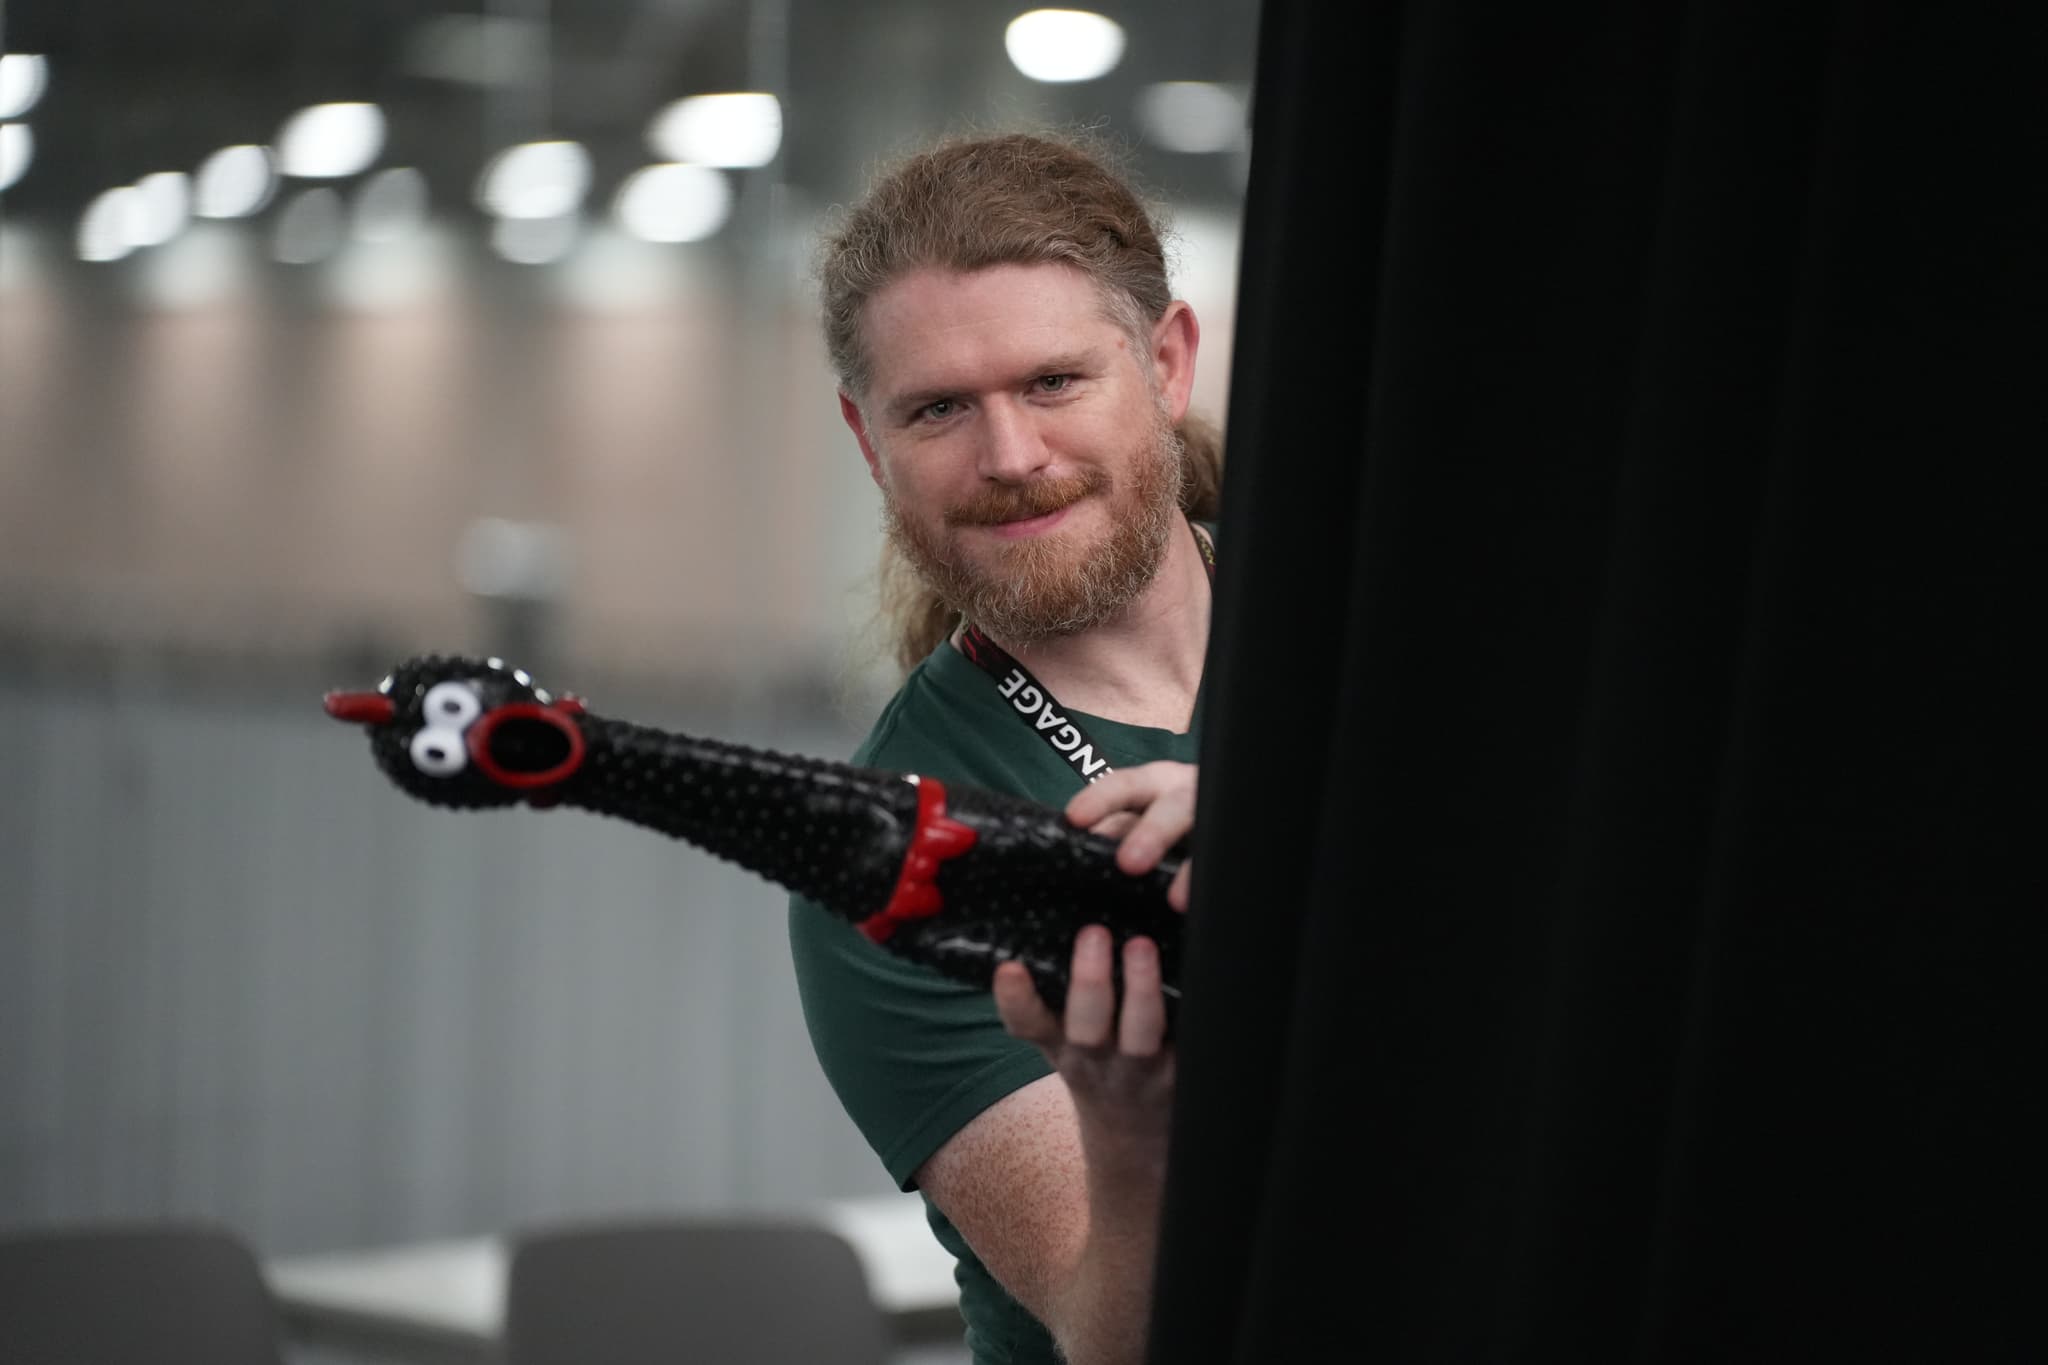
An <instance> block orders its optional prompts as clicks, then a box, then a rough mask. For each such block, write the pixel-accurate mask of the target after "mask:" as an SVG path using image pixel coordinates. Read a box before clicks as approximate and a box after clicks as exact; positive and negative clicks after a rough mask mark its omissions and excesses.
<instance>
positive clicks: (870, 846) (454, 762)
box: [326, 655, 1183, 1012]
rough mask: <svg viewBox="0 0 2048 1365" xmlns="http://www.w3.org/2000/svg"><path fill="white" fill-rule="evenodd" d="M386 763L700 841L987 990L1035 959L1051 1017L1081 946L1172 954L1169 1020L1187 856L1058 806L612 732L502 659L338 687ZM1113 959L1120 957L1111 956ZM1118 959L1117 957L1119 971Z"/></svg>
mask: <svg viewBox="0 0 2048 1365" xmlns="http://www.w3.org/2000/svg"><path fill="white" fill-rule="evenodd" d="M326 706H327V712H328V714H329V715H332V716H334V717H336V718H337V719H340V720H345V721H351V722H355V723H357V724H360V725H362V726H364V727H365V728H366V729H367V730H368V731H369V735H370V751H371V753H372V754H373V755H374V756H375V758H376V761H377V766H378V767H380V768H382V769H383V770H384V773H385V775H386V776H388V777H389V778H390V779H391V780H392V781H393V782H395V783H397V784H398V785H399V786H400V787H401V788H403V789H404V790H405V791H407V792H410V793H411V794H412V795H414V796H416V797H418V798H419V799H421V800H422V801H426V802H429V803H431V804H433V805H437V806H452V807H457V808H463V809H480V808H485V807H496V806H509V805H515V804H520V803H524V804H527V805H532V806H555V805H564V806H577V807H581V808H583V809H585V810H590V811H595V812H597V813H599V814H602V815H611V816H617V817H618V818H620V819H623V820H630V821H632V822H633V823H635V824H638V825H644V826H646V827H647V828H649V829H655V830H660V831H661V832H662V833H664V834H668V835H672V836H674V837H676V838H678V839H683V840H686V841H688V842H689V843H692V844H695V845H696V846H698V847H699V848H702V849H704V850H706V851H707V852H709V853H712V854H715V855H717V856H718V857H721V858H725V859H728V860H730V861H732V862H735V863H738V864H739V865H740V866H742V867H745V868H747V869H749V870H750V871H753V872H756V873H758V874H760V875H761V876H763V877H766V878H768V879H769V880H770V881H773V882H776V883H778V884H780V885H782V886H784V887H787V888H788V889H789V890H791V891H794V892H797V893H798V894H800V895H802V896H805V897H807V898H809V899H811V900H813V901H816V902H817V903H818V904H820V905H822V906H824V907H825V908H826V909H828V910H830V911H832V912H833V913H834V914H837V915H840V916H842V917H843V918H845V919H847V920H850V921H852V922H853V923H854V924H855V925H856V926H857V927H858V928H859V929H860V931H861V932H862V933H864V934H866V935H867V937H868V938H870V939H872V940H873V941H874V942H876V943H878V944H880V945H882V946H883V947H884V948H886V949H888V950H889V951H891V952H894V953H897V954H900V955H902V956H904V957H906V958H910V959H912V960H914V961H918V962H924V963H928V964H930V965H931V966H932V967H934V968H936V969H937V970H939V971H941V972H943V973H945V974H946V975H948V976H951V977H954V978H956V979H958V980H962V981H966V982H969V983H972V984H974V985H979V986H986V985H987V984H988V983H989V981H990V979H991V978H992V977H993V975H994V973H995V969H996V966H997V964H999V963H1002V962H1005V961H1017V962H1021V963H1023V964H1024V965H1025V966H1026V967H1027V968H1028V969H1029V970H1030V972H1031V975H1032V978H1033V980H1034V982H1035V983H1036V985H1037V987H1038V992H1039V995H1040V996H1041V997H1042V998H1043V999H1044V1000H1045V1001H1046V1003H1047V1004H1048V1005H1050V1006H1052V1007H1053V1008H1054V1009H1055V1010H1057V1009H1059V1008H1060V1007H1061V1005H1062V1004H1063V1003H1064V1001H1065V999H1066V981H1067V963H1068V960H1069V959H1070V957H1071V956H1072V951H1073V949H1072V945H1073V941H1074V936H1075V934H1076V933H1078V932H1079V931H1080V929H1081V928H1082V927H1083V926H1085V925H1088V924H1102V925H1105V926H1107V927H1108V928H1109V930H1110V931H1111V933H1112V935H1113V936H1114V937H1115V939H1116V941H1117V942H1118V944H1121V943H1122V942H1123V941H1124V940H1125V939H1127V938H1132V937H1137V936H1144V937H1147V938H1150V939H1152V940H1153V941H1154V942H1156V943H1157V944H1158V945H1159V952H1160V969H1161V973H1162V976H1163V978H1164V980H1165V983H1166V995H1167V1003H1168V1006H1169V1012H1171V1011H1172V1006H1173V1005H1174V1004H1175V1002H1176V1001H1177V1000H1178V997H1179V993H1180V992H1179V987H1178V982H1179V976H1180V938H1181V929H1180V926H1181V916H1180V915H1179V914H1178V913H1177V912H1175V911H1174V910H1173V909H1172V908H1171V907H1170V906H1169V905H1168V904H1167V900H1166V890H1167V886H1168V884H1169V883H1171V881H1172V880H1173V874H1174V872H1175V871H1176V870H1177V869H1178V868H1179V866H1180V863H1181V862H1182V860H1183V859H1182V856H1181V853H1180V851H1178V850H1177V851H1176V853H1175V854H1174V855H1173V856H1171V857H1169V858H1167V859H1166V860H1165V861H1163V862H1162V863H1161V864H1160V865H1159V866H1158V867H1156V868H1154V869H1153V870H1152V871H1151V872H1150V873H1147V874H1145V875H1143V876H1136V877H1134V876H1131V875H1129V874H1127V873H1125V872H1123V871H1122V870H1121V869H1119V868H1118V867H1117V866H1116V863H1115V854H1116V842H1115V841H1114V840H1112V839H1109V838H1107V837H1104V836H1102V835H1098V834H1091V833H1089V832H1087V831H1085V830H1079V829H1075V828H1074V827H1073V826H1071V825H1070V824H1068V823H1067V820H1066V818H1065V816H1064V815H1063V814H1062V813H1061V812H1060V811H1058V810H1056V809H1054V808H1052V807H1049V806H1045V805H1041V804H1039V803H1036V802H1032V801H1026V800H1022V799H1020V798H1017V797H1011V796H1003V795H999V794H997V793H994V792H989V791H983V790H980V789H976V788H969V787H963V786H960V785H957V784H956V785H953V786H950V787H949V786H948V785H947V784H945V783H942V782H940V781H938V780H937V779H935V778H931V777H920V776H919V775H917V774H914V773H893V772H882V771H878V770H875V769H870V768H856V767H853V766H851V765H848V764H844V763H834V762H829V761H826V760H821V759H814V758H802V757H797V756H793V755H789V754H780V753H774V752H771V751H768V750H763V749H752V748H747V747H745V746H742V745H737V744H728V743H724V742H721V741H718V740H711V739H699V738H695V737H692V736H689V735H681V734H674V733H670V732H667V731H663V730H657V729H652V728H649V727H647V726H643V725H633V724H629V723H628V722H626V721H620V720H610V719H606V718H604V717H601V716H598V715H594V714H592V713H591V712H590V711H589V710H588V709H586V707H585V706H584V704H583V703H582V702H581V701H580V700H578V699H577V698H575V697H573V696H568V695H563V696H559V697H556V696H551V695H550V694H549V693H547V692H546V691H544V690H542V689H540V688H538V687H536V686H534V684H533V681H532V679H531V678H529V677H528V676H527V675H526V674H525V673H524V672H523V671H521V670H518V669H514V668H509V667H507V666H506V665H505V664H504V663H502V662H501V661H499V660H497V659H490V660H485V661H481V662H480V661H477V660H474V659H463V658H444V657H441V656H438V655H435V656H428V657H425V658H417V659H411V660H408V661H407V662H405V663H403V664H400V665H399V666H398V667H397V668H395V669H393V670H392V673H391V676H390V677H388V678H386V679H385V680H384V681H383V683H381V684H380V685H379V686H378V688H377V690H376V691H374V692H330V693H328V694H327V698H326ZM1117 957H1119V958H1120V955H1117ZM1112 960H1113V961H1114V960H1117V958H1113V959H1112Z"/></svg>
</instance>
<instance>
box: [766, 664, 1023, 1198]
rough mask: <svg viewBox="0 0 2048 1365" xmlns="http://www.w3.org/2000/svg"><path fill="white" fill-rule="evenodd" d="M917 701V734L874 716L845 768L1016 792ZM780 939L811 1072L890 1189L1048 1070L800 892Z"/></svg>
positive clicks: (989, 1022)
mask: <svg viewBox="0 0 2048 1365" xmlns="http://www.w3.org/2000/svg"><path fill="white" fill-rule="evenodd" d="M921 702H922V704H921V705H920V707H919V725H918V728H917V729H915V730H912V729H910V728H909V727H899V726H897V725H896V724H895V720H896V719H897V718H898V717H897V716H895V715H894V714H892V715H888V716H885V717H884V719H883V721H882V722H881V723H880V724H878V726H877V730H876V733H875V734H874V735H873V736H871V737H870V739H869V742H868V743H867V744H866V745H863V746H862V750H861V752H860V753H857V754H856V755H855V756H854V761H855V762H856V763H860V764H866V765H872V766H874V767H878V768H883V769H887V770H890V771H903V772H921V773H925V774H927V775H930V776H935V777H940V778H943V779H945V780H949V781H958V782H968V783H972V784H974V785H977V786H984V787H989V788H992V789H996V790H1017V789H1018V787H1019V785H1020V781H1021V779H1020V777H1019V775H1018V774H1016V773H1015V772H1014V771H1010V770H1008V769H1007V768H1006V767H1005V766H1004V764H1003V762H1002V759H1001V756H1000V752H999V749H998V748H997V747H993V746H990V745H989V743H988V741H987V738H986V736H985V735H984V734H982V733H979V732H978V731H977V729H976V727H975V726H973V725H972V724H970V723H967V722H965V721H963V720H961V719H960V718H959V717H957V716H955V715H953V714H951V713H949V712H948V711H947V710H946V708H945V706H944V702H943V699H942V698H938V697H935V696H934V695H933V694H932V693H930V692H926V693H924V694H922V699H921ZM998 718H1000V717H998ZM789 941H790V954H791V958H792V960H793V962H794V963H795V968H796V982H797V993H798V996H799V998H800V999H801V1001H802V1002H803V1010H804V1021H805V1023H806V1025H807V1026H808V1027H809V1029H810V1034H811V1045H812V1048H813V1049H814V1050H815V1051H816V1053H817V1056H818V1062H819V1065H820V1066H821V1067H823V1069H824V1072H825V1076H826V1079H827V1080H829V1081H830V1082H831V1083H832V1088H833V1089H834V1090H835V1091H837V1092H838V1095H839V1102H840V1103H841V1104H842V1105H843V1106H844V1107H845V1109H846V1112H847V1114H848V1115H849V1116H850V1117H851V1118H852V1119H853V1122H854V1125H855V1126H856V1127H857V1128H859V1129H860V1130H861V1133H862V1134H863V1135H864V1136H865V1137H866V1138H867V1140H868V1145H869V1146H870V1147H872V1148H874V1150H875V1155H876V1156H878V1157H880V1158H881V1161H882V1165H883V1168H884V1169H886V1170H887V1171H888V1172H889V1175H890V1178H892V1179H893V1180H895V1181H896V1183H897V1184H898V1185H899V1186H901V1187H902V1188H904V1189H906V1190H907V1189H910V1188H912V1177H913V1176H914V1175H915V1174H916V1172H917V1168H918V1167H920V1166H922V1165H923V1164H924V1163H925V1160H926V1159H927V1158H928V1157H930V1156H931V1155H932V1153H934V1152H936V1151H938V1149H939V1148H940V1147H942V1146H944V1145H945V1143H946V1140H947V1139H948V1138H950V1137H952V1136H953V1134H955V1133H957V1132H958V1131H960V1129H961V1128H963V1127H965V1126H966V1125H967V1123H968V1122H969V1121H970V1120H972V1119H973V1118H974V1117H975V1115H977V1114H979V1113H981V1111H982V1110H984V1109H986V1108H988V1107H989V1106H990V1105H991V1104H994V1103H995V1102H996V1101H997V1100H1000V1099H1002V1098H1003V1097H1004V1096H1005V1095H1008V1094H1009V1093H1010V1092H1011V1091H1013V1090H1017V1089H1019V1088H1020V1087H1022V1086H1025V1085H1029V1084H1030V1083H1031V1082H1033V1081H1035V1080H1037V1079H1039V1078H1040V1077H1042V1076H1046V1075H1049V1074H1051V1070H1052V1068H1051V1066H1050V1065H1049V1064H1048V1063H1047V1062H1046V1060H1045V1055H1044V1054H1043V1053H1041V1052H1040V1051H1039V1050H1038V1049H1037V1048H1036V1047H1035V1046H1033V1045H1032V1044H1030V1043H1025V1042H1020V1041H1019V1040H1018V1039H1016V1038H1012V1037H1011V1036H1010V1035H1009V1033H1008V1032H1006V1031H1005V1030H1004V1028H1003V1023H1002V1019H1001V1018H1000V1016H998V1015H997V1013H996V1007H995V999H994V997H993V996H992V995H991V994H990V992H989V991H987V990H986V989H982V988H979V987H975V986H970V985H967V984H966V983H964V982H959V981H955V980H953V979H952V978H950V977H947V976H944V975H941V974H940V973H939V972H938V971H936V970H934V969H933V968H930V967H926V966H924V965H922V964H920V963H915V962H911V961H909V960H907V959H905V958H902V957H898V956H897V955H896V954H894V953H891V952H890V951H888V949H886V948H883V947H881V946H880V945H878V944H876V943H873V942H871V941H869V940H868V939H867V938H866V937H865V936H864V935H863V934H861V932H860V931H859V930H858V929H856V928H855V927H854V926H853V925H851V924H849V923H848V922H846V921H845V920H843V919H840V918H839V917H838V916H836V915H834V914H832V913H831V912H830V911H828V910H826V909H824V908H823V907H821V906H819V905H816V904H813V903H812V902H810V901H808V900H805V899H803V898H802V897H792V898H791V899H790V907H789Z"/></svg>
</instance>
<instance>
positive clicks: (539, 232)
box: [491, 213, 583, 265]
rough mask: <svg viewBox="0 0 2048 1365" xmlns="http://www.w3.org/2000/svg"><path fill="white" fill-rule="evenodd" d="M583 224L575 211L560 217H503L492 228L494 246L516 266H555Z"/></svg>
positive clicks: (493, 247) (496, 250)
mask: <svg viewBox="0 0 2048 1365" xmlns="http://www.w3.org/2000/svg"><path fill="white" fill-rule="evenodd" d="M582 226H583V225H582V222H581V221H580V220H579V219H578V218H577V216H576V215H575V214H573V213H565V214H563V215H562V216H561V217H559V218H500V219H499V220H498V221H497V223H496V224H494V225H493V226H492V228H491V249H492V250H493V251H495V252H497V253H498V254H499V255H500V256H503V257H504V258H505V259H506V260H508V261H511V262H513V263H514V264H516V265H551V264H553V263H554V262H556V261H559V260H561V259H562V258H563V257H564V256H566V255H568V254H569V249H570V248H571V247H573V246H575V245H576V238H577V236H578V235H579V233H580V232H581V230H582Z"/></svg>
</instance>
